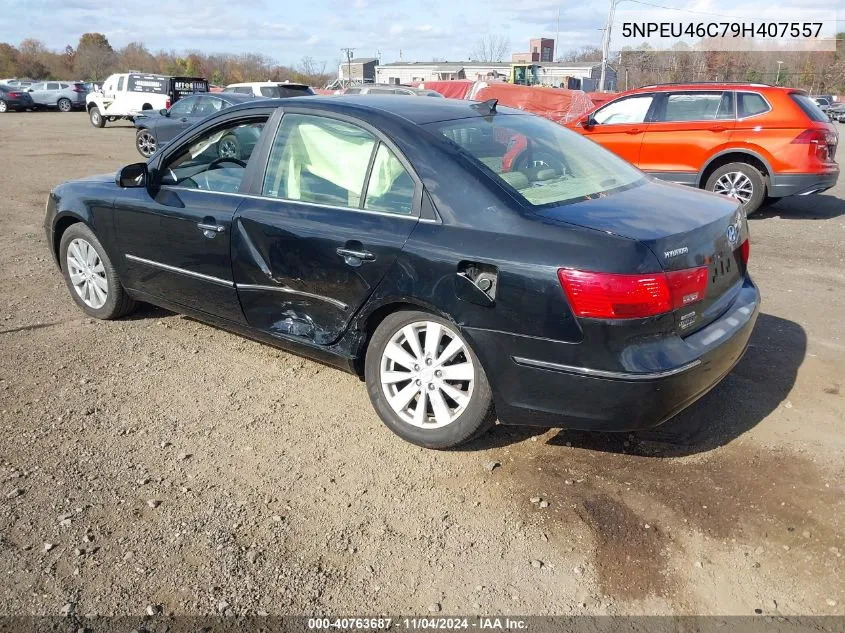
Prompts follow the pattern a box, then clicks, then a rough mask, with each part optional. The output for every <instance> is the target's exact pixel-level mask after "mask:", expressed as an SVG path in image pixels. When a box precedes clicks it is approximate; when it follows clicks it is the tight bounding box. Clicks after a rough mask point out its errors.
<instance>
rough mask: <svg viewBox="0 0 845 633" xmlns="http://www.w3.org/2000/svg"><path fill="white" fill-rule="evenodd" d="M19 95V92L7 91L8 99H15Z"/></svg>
mask: <svg viewBox="0 0 845 633" xmlns="http://www.w3.org/2000/svg"><path fill="white" fill-rule="evenodd" d="M20 96H21V93H20V92H10V93H9V98H10V99H17V98H19V97H20Z"/></svg>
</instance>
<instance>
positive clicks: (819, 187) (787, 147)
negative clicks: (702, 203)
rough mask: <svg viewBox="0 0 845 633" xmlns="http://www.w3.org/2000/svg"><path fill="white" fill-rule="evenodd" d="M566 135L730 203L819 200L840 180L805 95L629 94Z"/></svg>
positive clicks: (817, 114) (757, 91)
mask: <svg viewBox="0 0 845 633" xmlns="http://www.w3.org/2000/svg"><path fill="white" fill-rule="evenodd" d="M570 127H572V128H573V129H575V130H577V131H578V132H580V133H581V134H584V135H585V136H587V137H588V138H590V139H592V140H593V141H595V142H597V143H599V144H600V145H603V146H604V147H606V148H607V149H610V150H612V151H613V152H614V153H616V154H617V155H618V156H621V157H622V158H624V159H625V160H627V161H629V162H631V163H632V164H634V165H636V166H637V167H639V168H640V169H642V170H643V171H645V172H647V173H649V174H651V175H653V176H655V177H657V178H661V179H663V180H669V181H672V182H677V183H682V184H685V185H691V186H694V187H699V188H702V189H707V190H708V191H714V192H716V193H721V194H724V195H730V196H733V197H736V198H737V199H738V200H740V202H742V204H743V207H744V209H745V211H746V213H753V212H754V211H756V210H757V209H758V208H759V207H760V205H762V204H763V202H764V201H766V200H767V198H768V199H775V198H782V197H784V196H790V195H807V194H813V193H820V192H822V191H825V190H827V189H830V188H831V187H833V185H834V184H836V180H837V178H838V177H839V167H838V166H837V164H836V161H835V155H836V146H837V143H838V133H837V131H836V128H835V127H834V126H833V125H832V124H831V123H830V121H829V120H828V117H827V115H825V114H824V113H823V112H822V111H821V110H819V108H818V106H817V105H816V104H815V102H813V100H812V99H810V98H809V97H808V96H807V94H806V93H805V92H804V91H801V90H795V89H792V88H781V87H775V86H767V85H762V84H700V83H699V84H682V85H658V86H647V87H645V88H638V89H636V90H631V91H629V92H626V93H624V94H622V95H621V96H619V97H617V98H616V99H614V100H613V101H611V102H609V103H607V104H605V105H604V106H601V107H600V108H598V109H597V110H595V111H593V112H592V113H590V114H589V115H587V116H585V117H583V118H582V119H581V120H579V121H575V122H573V123H571V124H570Z"/></svg>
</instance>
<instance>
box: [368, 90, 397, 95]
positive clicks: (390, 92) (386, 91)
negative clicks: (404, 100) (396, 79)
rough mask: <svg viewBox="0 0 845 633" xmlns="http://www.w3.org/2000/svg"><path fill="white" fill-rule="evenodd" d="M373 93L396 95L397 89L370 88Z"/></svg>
mask: <svg viewBox="0 0 845 633" xmlns="http://www.w3.org/2000/svg"><path fill="white" fill-rule="evenodd" d="M369 94H371V95H395V94H396V90H394V89H393V88H370V91H369Z"/></svg>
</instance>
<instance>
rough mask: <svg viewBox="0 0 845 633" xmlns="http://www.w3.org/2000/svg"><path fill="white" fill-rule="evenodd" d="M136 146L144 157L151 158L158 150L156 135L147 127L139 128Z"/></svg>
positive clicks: (136, 134)
mask: <svg viewBox="0 0 845 633" xmlns="http://www.w3.org/2000/svg"><path fill="white" fill-rule="evenodd" d="M135 147H136V148H138V152H139V153H140V154H141V156H143V157H144V158H149V157H150V156H152V155H153V154H154V153H155V151H156V137H155V135H154V134H153V133H152V132H150V131H149V130H147V129H141V130H138V131H137V132H136V133H135Z"/></svg>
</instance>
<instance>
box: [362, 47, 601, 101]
mask: <svg viewBox="0 0 845 633" xmlns="http://www.w3.org/2000/svg"><path fill="white" fill-rule="evenodd" d="M534 41H535V40H532V42H534ZM536 41H537V42H538V43H539V42H542V41H548V42H551V43H552V48H551V51H550V53H549V54H551V53H553V52H554V41H553V40H536ZM538 48H539V50H538V53H537V54H538V55H542V54H543V53H542V46H539V47H538ZM526 61H533V60H526ZM537 63H538V64H539V65H540V71H539V75H540V82H541V83H543V84H545V85H548V86H558V87H560V86H563V87H564V88H567V87H569V88H580V89H581V90H584V91H586V92H593V91H597V90H598V89H599V88H598V85H599V80H600V78H601V62H541V61H537ZM510 68H511V65H510V64H509V63H507V62H393V63H390V64H381V65H379V66H376V67H375V77H376V83H384V84H388V83H390V84H410V83H413V82H415V81H451V80H454V79H470V80H473V81H478V80H482V81H484V80H487V79H491V78H494V77H495V78H499V79H507V78H508V77H510ZM353 72H354V68H353ZM605 89H606V90H609V91H612V92H613V91H616V70H615V69H614V68H613V67H612V66H610V65H608V67H607V73H606V76H605Z"/></svg>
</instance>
